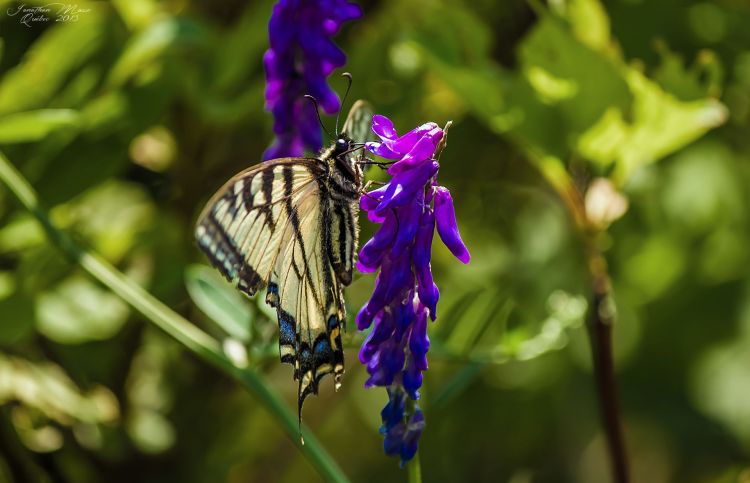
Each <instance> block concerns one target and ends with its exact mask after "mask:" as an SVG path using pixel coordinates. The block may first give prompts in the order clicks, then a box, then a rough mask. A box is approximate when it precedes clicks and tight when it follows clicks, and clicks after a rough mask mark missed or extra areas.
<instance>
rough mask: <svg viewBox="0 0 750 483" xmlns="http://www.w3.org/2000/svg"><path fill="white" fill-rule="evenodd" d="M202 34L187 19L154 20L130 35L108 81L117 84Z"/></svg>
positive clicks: (201, 37) (198, 38)
mask: <svg viewBox="0 0 750 483" xmlns="http://www.w3.org/2000/svg"><path fill="white" fill-rule="evenodd" d="M203 37H204V35H203V34H202V32H201V31H200V28H199V27H198V26H197V25H196V24H194V23H191V22H189V21H186V20H180V19H175V18H165V19H163V20H160V21H158V22H154V23H152V24H151V25H149V26H148V27H147V28H146V29H145V30H143V31H141V32H139V33H138V34H136V35H135V36H133V37H132V38H131V39H130V41H129V43H128V45H127V46H126V47H125V50H124V51H123V53H122V55H120V58H119V59H118V60H117V62H116V63H115V66H114V67H113V68H112V71H111V72H110V75H109V79H108V80H107V85H108V86H109V87H110V88H115V87H118V86H120V85H122V84H123V83H124V82H126V81H127V80H128V79H130V78H131V77H133V76H135V75H137V74H138V73H140V72H142V71H143V69H144V68H146V67H148V66H149V65H151V64H152V63H153V62H158V61H159V60H161V59H162V58H164V56H165V55H166V54H167V53H168V52H169V51H170V50H171V49H172V48H174V47H176V46H178V45H180V44H182V43H185V42H191V43H196V42H200V40H201V39H203Z"/></svg>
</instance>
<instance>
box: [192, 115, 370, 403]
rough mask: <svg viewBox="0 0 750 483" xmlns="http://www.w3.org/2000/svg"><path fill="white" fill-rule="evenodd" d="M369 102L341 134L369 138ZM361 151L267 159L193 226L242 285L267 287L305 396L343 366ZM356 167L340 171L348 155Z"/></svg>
mask: <svg viewBox="0 0 750 483" xmlns="http://www.w3.org/2000/svg"><path fill="white" fill-rule="evenodd" d="M371 119H372V110H371V109H370V108H369V105H368V104H367V103H364V102H362V101H358V102H357V103H355V105H354V106H353V107H352V110H351V111H350V113H349V116H348V117H347V120H346V122H345V123H344V127H343V132H342V135H341V136H342V137H343V138H346V139H348V140H349V142H357V143H361V142H364V141H365V140H366V139H367V136H368V132H369V128H370V122H371ZM359 156H361V151H355V150H352V151H351V152H349V151H348V150H347V152H346V154H341V153H338V154H337V153H336V151H335V150H334V149H333V148H329V149H326V150H324V151H323V152H322V153H321V155H320V156H319V157H318V158H285V159H277V160H271V161H267V162H265V163H262V164H260V165H257V166H254V167H252V168H250V169H247V170H245V171H243V172H241V173H239V174H238V175H236V176H234V177H233V178H232V179H231V180H229V181H228V182H227V183H226V184H225V185H224V186H223V187H222V188H221V189H220V190H219V191H218V192H217V193H216V194H215V195H214V196H213V198H211V200H210V201H209V202H208V204H207V205H206V208H205V209H204V210H203V212H202V214H201V216H200V218H199V220H198V224H197V227H196V232H195V235H196V239H197V241H198V246H199V247H200V248H201V249H202V250H203V251H204V252H205V253H206V255H207V256H208V258H209V260H210V261H211V263H212V264H213V265H214V266H215V267H216V268H217V269H218V270H219V271H220V272H221V273H222V274H223V275H224V276H225V277H226V278H227V279H228V280H230V281H231V282H232V283H234V284H235V285H236V286H237V288H238V289H239V290H241V291H242V292H244V293H246V294H247V295H250V296H252V295H254V294H255V293H256V292H257V291H258V290H259V289H260V288H263V287H268V290H267V296H266V302H268V303H269V304H270V305H272V306H273V307H275V308H276V311H277V316H278V322H279V355H280V357H281V361H282V362H287V363H290V364H292V365H293V366H294V377H295V379H297V380H298V381H299V388H298V404H299V409H300V411H301V408H302V404H303V402H304V399H305V397H307V395H309V394H311V393H317V391H318V383H319V382H320V379H321V378H322V377H323V376H325V375H326V374H330V373H333V374H334V381H335V385H336V388H338V386H339V381H340V378H341V375H342V374H343V373H344V355H343V350H342V347H341V337H340V327H341V325H342V323H344V322H345V317H346V311H345V307H344V298H343V286H344V285H348V284H349V283H350V282H351V278H352V267H353V265H354V256H355V253H356V249H357V223H356V220H357V213H358V204H357V198H358V195H359V192H360V191H361V188H362V186H361V170H360V169H359V165H358V164H357V163H358V157H359ZM342 157H343V159H344V160H345V161H346V162H348V163H350V166H348V167H347V168H348V169H347V171H349V170H354V171H355V173H356V176H355V177H354V179H353V180H352V179H351V176H350V174H351V173H349V174H347V173H342V170H341V164H340V163H341V161H342V159H339V158H342Z"/></svg>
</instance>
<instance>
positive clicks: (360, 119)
mask: <svg viewBox="0 0 750 483" xmlns="http://www.w3.org/2000/svg"><path fill="white" fill-rule="evenodd" d="M373 114H375V112H374V111H373V109H372V106H371V105H370V103H369V102H367V101H363V100H362V99H360V100H358V101H357V102H355V103H354V104H353V105H352V108H351V109H350V110H349V114H348V115H347V116H346V121H344V127H343V128H342V129H341V131H342V132H343V133H344V134H346V135H347V136H349V139H351V140H353V141H354V142H356V143H364V142H367V141H373V140H375V137H374V133H373V132H372V130H371V127H372V116H373ZM359 153H361V151H359Z"/></svg>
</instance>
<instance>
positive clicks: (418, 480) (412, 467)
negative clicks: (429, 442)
mask: <svg viewBox="0 0 750 483" xmlns="http://www.w3.org/2000/svg"><path fill="white" fill-rule="evenodd" d="M407 466H408V468H407V471H408V472H409V483H422V464H421V463H420V462H419V451H418V450H417V453H416V454H415V455H414V458H412V459H411V461H409V464H408V465H407Z"/></svg>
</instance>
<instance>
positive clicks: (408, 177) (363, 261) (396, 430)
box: [357, 115, 470, 466]
mask: <svg viewBox="0 0 750 483" xmlns="http://www.w3.org/2000/svg"><path fill="white" fill-rule="evenodd" d="M372 130H373V132H374V133H375V134H377V135H378V137H379V138H380V140H381V141H380V142H371V143H367V149H368V150H369V151H370V152H372V153H374V154H376V155H378V156H381V157H384V158H387V159H391V160H394V161H395V162H394V163H392V164H391V165H390V167H389V168H388V173H389V174H390V175H391V180H390V181H389V182H388V183H387V184H386V185H385V186H383V187H381V188H378V189H376V190H374V191H370V192H369V193H366V194H365V195H363V196H362V198H361V200H360V206H361V208H362V210H364V211H365V212H367V216H368V218H369V219H370V221H372V222H374V223H380V224H381V225H380V228H379V229H378V231H377V232H375V235H373V237H372V238H371V239H370V240H369V241H368V242H367V243H365V244H364V246H363V247H362V249H361V250H360V252H359V260H358V261H357V268H358V269H359V270H360V271H361V272H376V271H377V272H379V273H378V276H377V279H376V281H375V290H374V291H373V293H372V296H371V297H370V300H368V301H367V303H366V304H365V305H364V306H363V307H362V309H361V310H360V311H359V313H358V314H357V327H358V328H359V329H360V330H365V329H367V328H369V327H371V326H372V330H371V331H370V333H369V334H368V335H367V338H366V339H365V342H364V343H363V344H362V348H361V350H360V353H359V359H360V361H361V362H362V364H365V365H366V366H367V372H368V373H369V374H370V378H369V379H368V380H367V382H366V383H365V387H372V386H383V387H385V388H386V389H387V390H388V396H389V402H388V404H387V405H386V406H385V408H383V411H382V412H381V418H382V422H383V425H382V427H381V433H383V435H384V437H385V439H384V442H383V445H384V449H385V453H386V454H388V455H392V456H399V457H400V459H401V464H402V466H403V465H404V464H405V463H406V462H407V461H409V460H410V459H411V458H413V457H414V454H416V451H417V445H418V442H419V437H420V436H421V434H422V431H423V429H424V425H425V422H424V415H423V414H422V411H421V409H420V408H419V406H418V404H417V403H416V401H417V400H418V399H419V389H420V388H421V387H422V373H423V372H424V371H425V370H427V351H428V350H429V348H430V340H429V338H428V337H427V318H428V317H429V318H430V319H432V320H433V321H434V320H435V318H436V317H437V302H438V299H439V297H440V292H439V291H438V287H437V285H436V284H435V282H434V280H433V277H432V269H431V267H430V259H431V256H432V239H433V235H434V233H435V228H436V226H437V231H438V234H439V235H440V239H441V240H442V241H443V243H445V245H446V246H447V247H448V249H449V250H450V251H451V253H453V254H454V255H455V256H456V258H458V259H459V260H460V261H462V262H463V263H468V262H469V258H470V257H469V251H468V250H467V249H466V246H465V245H464V243H463V241H462V240H461V236H460V235H459V233H458V227H457V225H456V215H455V212H454V210H453V200H452V198H451V196H450V192H449V191H448V189H447V188H444V187H442V186H438V185H437V180H436V178H437V173H438V170H439V169H440V165H439V164H438V162H437V161H436V160H435V159H433V158H434V155H435V150H436V149H437V147H438V144H439V143H440V141H441V140H442V138H443V136H444V134H445V133H444V132H443V130H442V129H440V128H439V127H438V126H437V124H435V123H432V122H430V123H426V124H423V125H421V126H419V127H417V128H415V129H413V130H411V131H409V132H408V133H406V134H404V135H403V136H399V135H398V133H397V132H396V129H395V128H394V127H393V123H392V122H391V121H390V119H388V118H387V117H385V116H380V115H376V116H373V126H372Z"/></svg>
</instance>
